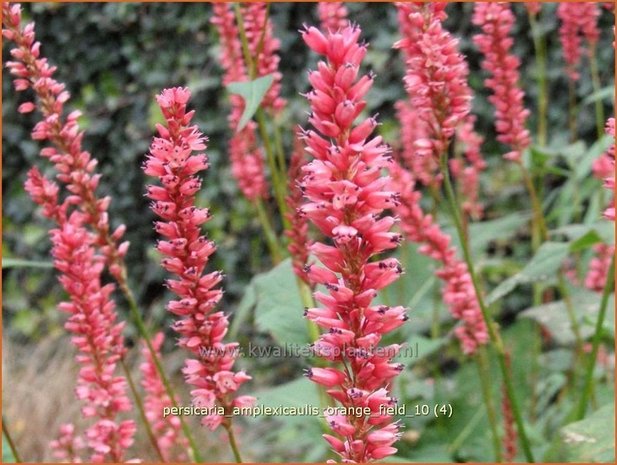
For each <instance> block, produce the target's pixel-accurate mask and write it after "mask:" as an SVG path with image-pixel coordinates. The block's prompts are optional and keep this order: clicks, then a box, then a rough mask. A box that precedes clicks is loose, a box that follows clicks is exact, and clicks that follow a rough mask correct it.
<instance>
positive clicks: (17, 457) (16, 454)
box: [2, 415, 22, 463]
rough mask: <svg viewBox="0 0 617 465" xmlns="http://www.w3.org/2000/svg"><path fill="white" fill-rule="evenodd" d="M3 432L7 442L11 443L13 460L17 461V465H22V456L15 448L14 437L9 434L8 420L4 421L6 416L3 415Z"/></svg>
mask: <svg viewBox="0 0 617 465" xmlns="http://www.w3.org/2000/svg"><path fill="white" fill-rule="evenodd" d="M2 431H3V432H4V436H5V437H6V442H8V443H9V449H11V453H12V454H13V458H14V459H15V463H21V462H22V460H21V456H20V455H19V452H17V448H16V447H15V442H14V441H13V437H12V436H11V433H10V432H9V428H8V427H7V425H6V420H5V419H4V415H2Z"/></svg>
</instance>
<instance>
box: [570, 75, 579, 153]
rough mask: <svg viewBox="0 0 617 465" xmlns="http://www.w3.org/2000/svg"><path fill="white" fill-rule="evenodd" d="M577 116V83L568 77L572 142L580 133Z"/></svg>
mask: <svg viewBox="0 0 617 465" xmlns="http://www.w3.org/2000/svg"><path fill="white" fill-rule="evenodd" d="M576 117H577V114H576V85H575V83H574V81H573V80H572V79H570V78H568V126H569V129H570V142H574V141H575V140H576V137H577V133H578V129H577V121H576V119H577V118H576Z"/></svg>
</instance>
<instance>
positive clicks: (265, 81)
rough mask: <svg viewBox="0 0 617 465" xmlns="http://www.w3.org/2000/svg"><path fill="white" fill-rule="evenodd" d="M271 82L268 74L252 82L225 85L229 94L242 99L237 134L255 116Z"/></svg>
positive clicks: (271, 77)
mask: <svg viewBox="0 0 617 465" xmlns="http://www.w3.org/2000/svg"><path fill="white" fill-rule="evenodd" d="M273 81H274V75H273V74H268V75H266V76H262V77H260V78H257V79H255V80H253V81H245V82H231V83H229V84H228V85H227V89H228V90H229V92H231V93H232V94H237V95H239V96H240V97H242V98H243V99H244V112H243V113H242V116H241V117H240V121H239V122H238V128H237V131H238V132H239V131H242V130H243V129H244V128H245V127H246V125H247V124H248V122H249V121H250V120H251V118H252V117H253V115H255V112H257V109H258V108H259V105H260V104H261V102H262V100H263V98H264V96H265V95H266V92H268V89H270V86H271V85H272V82H273Z"/></svg>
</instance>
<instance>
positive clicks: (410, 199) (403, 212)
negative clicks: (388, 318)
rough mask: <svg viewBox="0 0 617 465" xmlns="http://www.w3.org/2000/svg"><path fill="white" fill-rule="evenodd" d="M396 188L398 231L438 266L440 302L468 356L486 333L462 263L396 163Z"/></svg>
mask: <svg viewBox="0 0 617 465" xmlns="http://www.w3.org/2000/svg"><path fill="white" fill-rule="evenodd" d="M390 172H391V174H392V178H393V181H394V183H395V186H396V189H397V190H398V191H399V192H400V193H401V195H400V203H399V205H398V206H396V207H395V208H394V211H395V212H396V214H397V215H398V217H399V219H400V225H401V229H402V230H403V232H404V234H405V236H406V237H407V238H408V239H409V240H410V241H412V242H416V243H418V244H419V245H420V247H419V249H418V251H419V252H420V253H422V254H423V255H426V256H428V257H431V258H432V259H433V260H436V261H437V262H439V263H440V265H441V268H439V269H438V270H437V271H436V272H435V275H436V276H437V277H438V278H439V279H441V280H442V281H443V282H444V286H443V288H442V295H443V301H444V303H445V304H446V306H447V307H448V309H449V311H450V313H451V314H452V316H453V317H454V318H455V319H456V320H459V321H460V322H461V325H460V326H458V327H457V328H456V330H455V332H454V334H455V335H456V337H457V338H458V339H459V341H460V343H461V347H462V350H463V353H465V354H468V355H471V354H473V353H475V351H476V350H477V348H478V347H479V346H481V345H484V344H486V343H487V342H488V330H487V328H486V325H485V323H484V319H483V318H482V312H481V310H480V306H479V304H478V299H477V296H476V293H475V289H474V287H473V283H472V281H471V276H470V275H469V271H468V269H467V265H466V264H465V262H463V261H461V260H460V259H459V258H457V256H456V249H455V248H454V247H453V246H452V245H451V244H450V242H451V240H450V236H448V235H447V234H445V233H444V232H443V231H442V230H441V228H440V227H439V225H438V224H436V223H435V222H434V221H433V218H432V217H431V215H425V214H424V212H423V211H422V208H421V207H420V198H421V195H420V192H419V191H417V190H415V189H414V181H413V178H412V176H411V174H410V173H409V172H408V171H407V170H405V169H403V168H402V167H401V166H400V165H398V164H393V165H392V167H391V168H390Z"/></svg>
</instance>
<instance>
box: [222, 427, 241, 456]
mask: <svg viewBox="0 0 617 465" xmlns="http://www.w3.org/2000/svg"><path fill="white" fill-rule="evenodd" d="M224 426H225V429H226V430H227V437H228V438H229V445H230V447H231V450H232V452H233V454H234V459H235V460H236V463H242V456H241V455H240V449H239V448H238V443H237V442H236V435H235V434H234V430H233V428H232V426H231V421H229V422H227V423H225V424H224Z"/></svg>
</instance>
